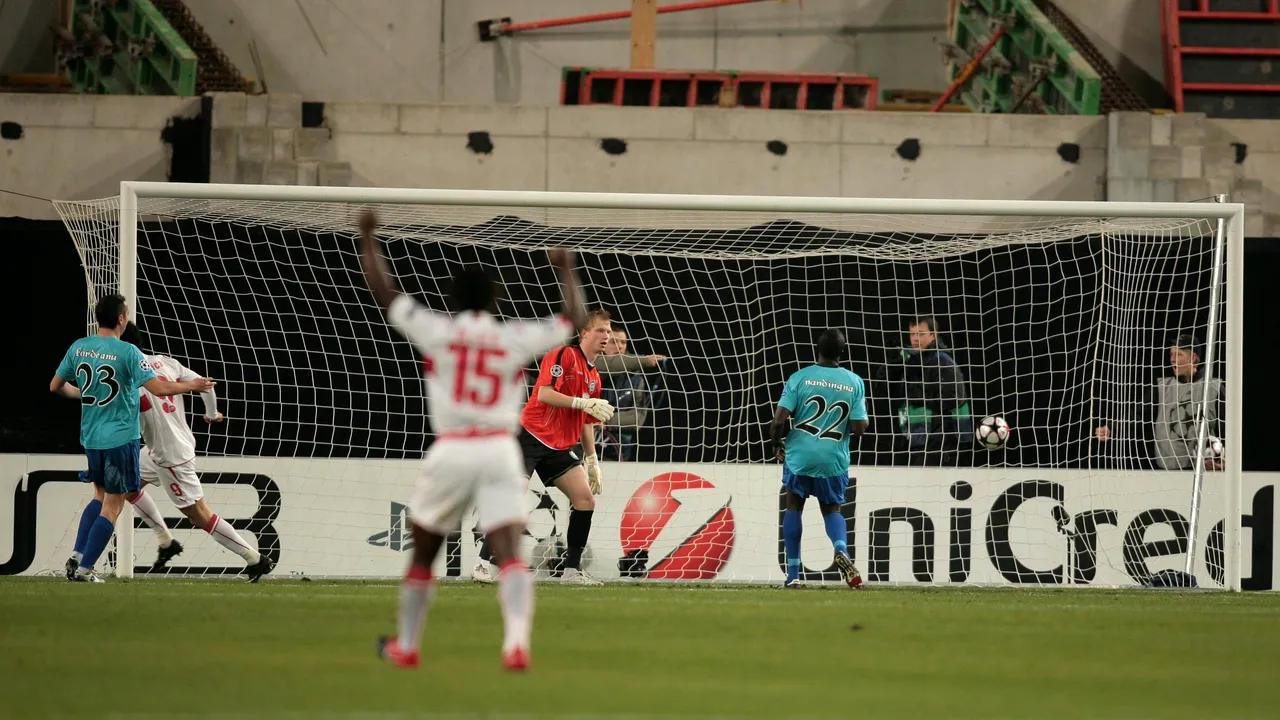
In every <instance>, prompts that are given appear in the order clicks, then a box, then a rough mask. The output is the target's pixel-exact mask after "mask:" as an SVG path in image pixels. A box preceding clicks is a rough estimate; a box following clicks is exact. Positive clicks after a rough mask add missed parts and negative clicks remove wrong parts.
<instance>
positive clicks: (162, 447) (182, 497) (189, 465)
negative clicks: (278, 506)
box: [120, 322, 275, 582]
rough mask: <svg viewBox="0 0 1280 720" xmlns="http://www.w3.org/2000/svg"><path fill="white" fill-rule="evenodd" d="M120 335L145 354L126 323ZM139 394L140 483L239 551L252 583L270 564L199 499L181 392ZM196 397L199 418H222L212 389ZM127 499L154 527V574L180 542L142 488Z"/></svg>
mask: <svg viewBox="0 0 1280 720" xmlns="http://www.w3.org/2000/svg"><path fill="white" fill-rule="evenodd" d="M120 339H121V340H123V341H125V342H127V343H131V344H133V345H134V346H135V347H137V348H138V349H139V350H141V351H142V352H143V353H144V354H145V353H146V352H147V348H146V341H145V339H144V337H143V334H142V331H141V330H139V329H138V327H137V326H136V325H134V324H133V323H132V322H131V323H129V326H128V327H127V328H125V331H124V333H122V334H121V335H120ZM145 357H146V360H147V362H148V363H150V364H151V368H152V370H154V371H155V374H156V375H157V376H158V377H161V378H165V379H172V380H173V381H174V382H181V381H185V380H188V379H190V378H197V377H200V376H199V375H198V374H196V373H195V372H193V371H192V370H190V369H188V368H187V367H186V366H184V365H183V364H182V363H180V362H178V361H177V360H174V359H173V358H171V357H167V356H165V355H151V354H146V355H145ZM139 393H140V395H141V397H140V398H139V408H138V409H139V411H140V420H141V426H142V443H143V447H142V453H141V455H140V456H139V458H138V465H139V468H140V469H141V471H142V482H143V483H144V484H147V485H155V486H159V487H162V488H164V491H165V493H166V494H167V495H168V496H169V500H170V502H172V503H173V506H174V507H176V508H178V511H179V512H181V513H182V514H183V515H185V516H187V519H188V520H190V521H191V524H192V525H194V526H195V527H197V528H200V529H201V530H204V531H205V532H207V533H209V536H210V537H212V538H213V539H214V541H215V542H217V543H218V544H219V545H221V546H222V547H224V548H226V549H228V550H230V551H231V552H233V553H235V554H236V555H239V556H240V558H241V559H243V560H244V561H245V564H246V567H245V569H244V574H245V575H247V576H248V578H249V582H258V580H259V579H261V578H262V576H263V575H266V574H267V573H269V572H271V569H272V568H273V567H274V565H275V564H274V563H273V562H272V561H271V560H270V558H268V557H267V556H266V555H264V554H261V553H259V552H258V550H257V549H256V548H254V547H252V546H251V545H249V543H247V542H245V540H244V538H242V537H240V534H239V533H237V532H236V531H235V530H234V529H233V528H232V527H231V524H230V523H228V522H227V521H226V520H223V519H222V518H220V517H218V515H217V514H216V513H214V512H213V510H212V509H210V507H209V503H208V502H206V501H205V499H204V488H203V487H202V486H201V485H200V476H199V475H198V474H197V473H196V466H195V459H196V438H195V435H194V434H192V432H191V427H190V426H188V425H187V411H186V408H185V407H183V399H182V396H181V395H171V396H166V397H158V396H156V395H153V394H151V393H150V392H149V391H147V389H146V388H142V389H140V390H139ZM200 399H201V400H203V401H204V420H205V422H209V423H215V422H222V421H223V420H225V419H226V418H225V417H223V415H222V413H220V412H218V398H217V395H215V394H214V391H213V390H209V391H207V392H203V393H200ZM129 502H130V503H131V504H132V505H133V507H134V509H135V510H137V511H138V515H139V516H141V517H142V520H143V522H145V523H146V524H147V526H148V527H150V528H151V529H152V530H153V531H155V534H156V540H157V541H158V543H159V546H160V549H159V552H158V553H157V555H156V561H155V564H153V565H152V566H151V570H152V571H153V572H158V571H160V570H162V569H164V567H165V566H166V565H167V564H168V563H169V561H170V560H172V559H173V558H175V557H177V556H178V555H179V554H180V553H181V552H182V550H183V547H182V543H180V542H178V541H177V540H176V539H175V538H174V537H173V533H172V532H171V531H170V530H169V526H168V525H167V524H166V523H165V521H164V517H163V516H161V514H160V509H159V508H158V507H157V506H156V502H155V500H152V499H151V496H150V495H148V494H147V492H146V488H143V489H141V490H139V491H138V492H137V494H135V495H134V496H132V497H130V498H129Z"/></svg>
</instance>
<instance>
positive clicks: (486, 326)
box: [387, 295, 573, 435]
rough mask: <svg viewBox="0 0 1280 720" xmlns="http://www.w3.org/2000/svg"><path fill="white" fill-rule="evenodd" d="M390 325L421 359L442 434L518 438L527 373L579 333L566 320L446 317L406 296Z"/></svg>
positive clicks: (435, 422) (395, 305) (390, 316)
mask: <svg viewBox="0 0 1280 720" xmlns="http://www.w3.org/2000/svg"><path fill="white" fill-rule="evenodd" d="M387 319H388V320H389V321H390V323H391V325H392V326H393V327H395V328H396V329H397V330H399V331H400V333H401V334H402V335H404V336H405V337H406V338H408V339H409V341H410V342H412V343H413V344H414V346H415V347H416V348H417V349H418V351H419V352H421V353H422V357H423V367H424V372H425V375H426V378H427V394H428V397H429V398H430V403H431V411H430V412H431V426H432V427H433V428H434V429H435V432H436V434H437V435H448V434H488V433H493V432H507V433H514V432H515V430H516V428H517V426H518V424H519V422H520V408H521V407H522V406H523V405H524V401H525V393H526V391H525V382H524V368H525V366H527V365H528V364H529V361H530V360H532V359H533V358H535V357H538V356H539V355H541V354H542V353H544V352H546V351H547V350H549V349H551V348H553V347H555V346H557V345H561V344H563V343H564V342H565V341H566V340H567V339H568V338H569V337H570V335H572V333H573V323H572V322H570V320H569V319H568V318H567V317H564V316H562V315H561V316H555V317H550V318H544V319H542V320H508V321H502V320H499V319H497V318H495V317H494V316H492V315H490V314H489V313H485V312H474V311H472V312H464V313H459V314H457V315H453V316H450V315H442V314H440V313H435V312H432V311H431V310H429V309H427V308H426V307H424V306H423V305H422V304H421V303H419V302H418V301H416V300H414V299H413V298H411V297H409V296H408V295H401V296H400V297H398V298H396V299H395V302H393V303H391V307H390V308H389V309H388V310H387Z"/></svg>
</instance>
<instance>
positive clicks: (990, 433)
mask: <svg viewBox="0 0 1280 720" xmlns="http://www.w3.org/2000/svg"><path fill="white" fill-rule="evenodd" d="M973 436H974V437H975V438H977V440H978V445H980V446H982V447H984V448H986V449H988V450H998V449H1000V448H1002V447H1004V444H1005V443H1006V442H1008V440H1009V423H1007V422H1005V419H1004V418H1002V417H1000V416H999V415H988V416H986V417H984V418H982V422H980V423H978V427H977V428H976V429H975V430H974V431H973Z"/></svg>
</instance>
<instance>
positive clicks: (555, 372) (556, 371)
mask: <svg viewBox="0 0 1280 720" xmlns="http://www.w3.org/2000/svg"><path fill="white" fill-rule="evenodd" d="M561 375H564V368H562V367H560V366H559V365H552V366H551V377H560V376H561Z"/></svg>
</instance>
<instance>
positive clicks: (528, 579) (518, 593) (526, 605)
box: [498, 558, 533, 653]
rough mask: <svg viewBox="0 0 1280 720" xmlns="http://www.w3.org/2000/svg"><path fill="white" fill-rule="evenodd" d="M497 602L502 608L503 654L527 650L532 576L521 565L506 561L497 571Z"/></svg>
mask: <svg viewBox="0 0 1280 720" xmlns="http://www.w3.org/2000/svg"><path fill="white" fill-rule="evenodd" d="M498 602H499V603H500V604H501V605H502V624H503V630H504V631H503V635H502V651H503V652H504V653H505V652H507V651H509V650H511V649H513V648H516V647H521V648H524V649H526V650H528V649H529V636H530V634H531V633H532V631H533V574H532V573H530V572H529V568H528V567H527V566H526V565H525V564H524V562H523V561H521V560H518V559H516V558H512V559H510V560H507V561H506V562H504V563H503V564H502V567H501V568H499V570H498Z"/></svg>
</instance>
